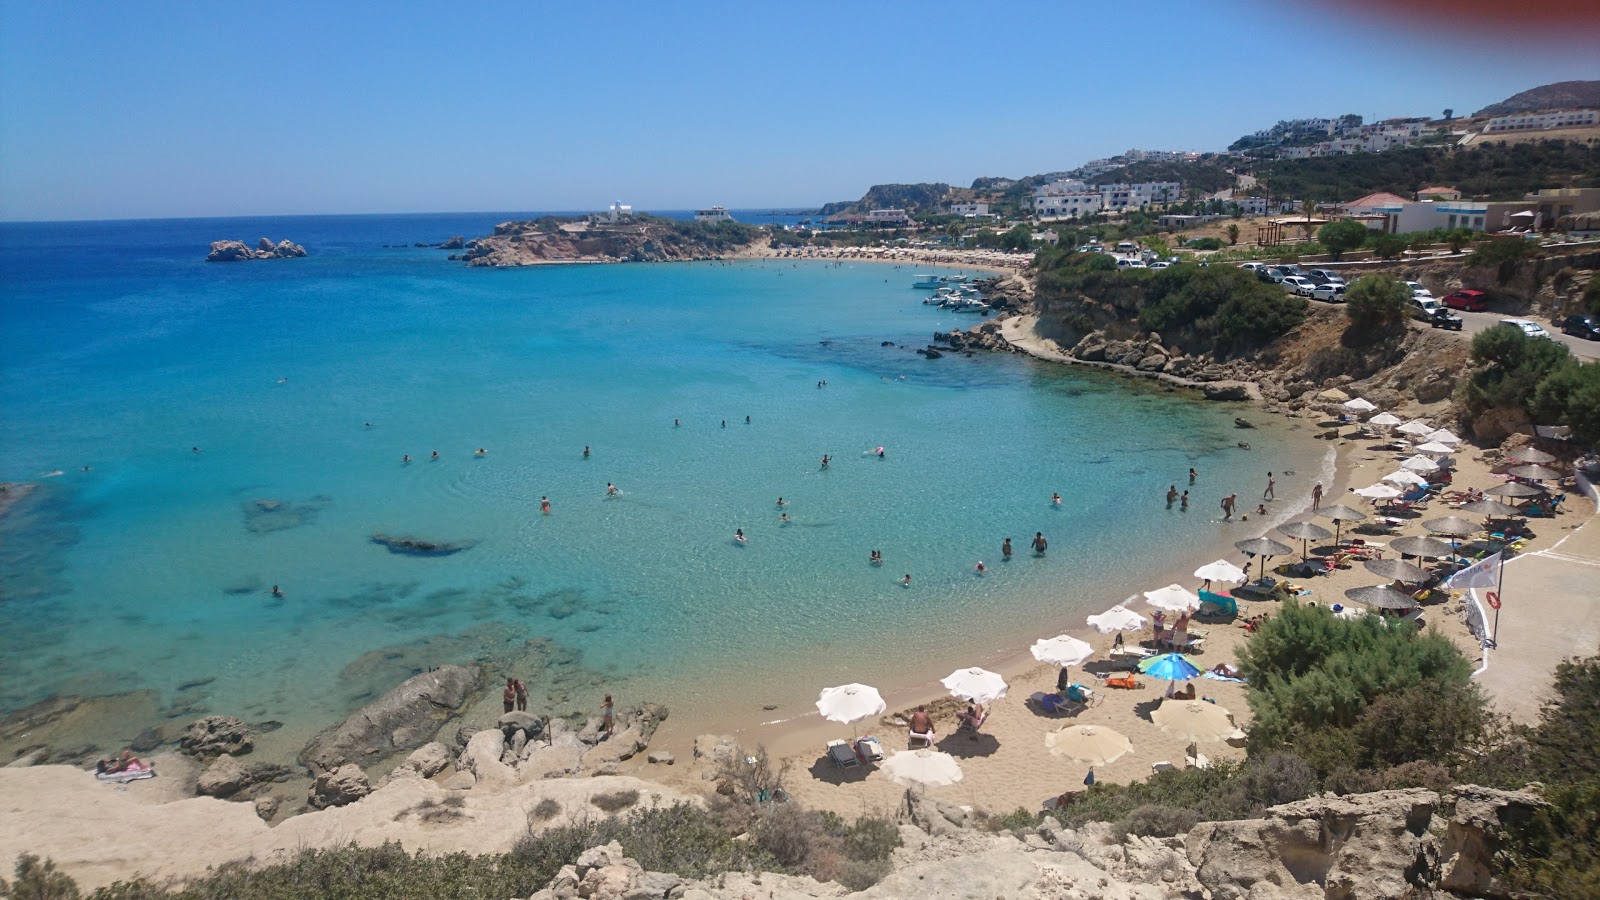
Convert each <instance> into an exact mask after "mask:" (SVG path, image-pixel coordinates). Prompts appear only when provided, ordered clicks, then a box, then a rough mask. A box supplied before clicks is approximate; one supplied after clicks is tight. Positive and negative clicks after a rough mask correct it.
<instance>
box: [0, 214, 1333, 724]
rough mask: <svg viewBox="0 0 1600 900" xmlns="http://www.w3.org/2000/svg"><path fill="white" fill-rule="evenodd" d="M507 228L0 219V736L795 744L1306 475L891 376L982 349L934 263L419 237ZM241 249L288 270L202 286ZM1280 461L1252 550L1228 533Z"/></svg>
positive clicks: (1083, 604) (1041, 626) (1029, 381)
mask: <svg viewBox="0 0 1600 900" xmlns="http://www.w3.org/2000/svg"><path fill="white" fill-rule="evenodd" d="M752 212H753V213H754V215H752ZM522 215H531V214H522ZM677 215H684V214H682V213H679V214H677ZM516 216H517V214H513V213H472V214H456V213H452V214H428V215H423V214H418V215H374V216H319V217H285V218H253V219H252V218H241V219H192V220H149V221H112V222H71V223H11V224H4V225H0V287H3V292H0V298H3V299H0V480H4V481H7V482H12V483H31V484H33V485H36V486H37V488H36V490H35V491H34V492H33V493H32V494H31V495H29V496H28V497H27V498H26V499H24V500H23V501H22V502H20V503H17V504H16V505H15V506H14V507H13V508H12V509H11V511H10V513H9V514H7V515H5V516H4V518H3V519H0V715H4V714H5V713H9V712H14V711H16V710H18V709H21V708H23V707H26V706H28V705H30V704H34V703H38V702H40V701H43V700H47V699H49V698H52V697H57V696H62V695H71V696H78V697H97V696H126V695H130V694H137V695H138V696H139V697H141V698H142V699H141V701H140V702H139V703H137V704H123V706H124V707H125V708H137V709H140V710H159V712H160V715H161V716H162V717H163V718H165V719H167V720H171V721H177V722H182V721H186V720H187V719H188V718H192V717H194V716H195V715H198V714H201V713H213V712H214V713H225V714H231V715H238V716H241V717H243V718H246V719H247V720H248V721H253V722H254V721H269V722H272V723H273V724H274V726H281V727H282V729H283V733H284V735H286V737H285V738H284V740H283V745H284V747H286V748H287V747H291V746H293V745H295V743H296V742H297V741H300V740H302V739H303V738H304V736H305V735H307V734H309V733H311V732H313V731H315V730H317V729H319V728H323V727H326V726H328V725H330V724H333V723H335V722H337V721H338V720H339V719H341V718H342V717H344V716H346V715H348V714H349V713H350V712H351V711H353V710H354V709H356V708H358V707H359V705H360V704H361V703H363V702H365V701H367V700H370V699H371V698H372V697H373V696H375V695H376V694H378V693H381V692H382V691H383V690H387V689H388V688H389V687H392V686H393V685H394V684H395V683H398V681H400V680H402V679H403V678H405V677H408V676H409V675H410V674H413V673H415V672H417V671H422V670H424V669H426V668H428V667H430V666H434V665H440V664H444V663H451V662H470V661H478V662H481V663H482V664H484V665H486V666H488V667H489V669H490V671H491V674H492V675H493V676H494V677H502V676H505V675H518V676H522V677H525V678H527V679H529V680H530V681H531V682H532V683H533V686H534V687H535V688H536V691H535V693H536V696H537V697H538V698H539V699H538V702H539V703H542V704H544V705H545V706H546V707H547V709H548V711H551V712H554V713H557V714H570V713H574V712H581V711H582V710H585V709H590V710H592V709H594V708H596V707H597V706H598V703H599V699H600V695H601V694H602V693H604V692H615V693H617V694H619V695H620V696H619V703H625V702H626V701H627V700H629V699H639V698H649V699H653V700H658V701H661V702H666V703H669V704H674V705H676V706H677V707H678V708H680V709H681V708H692V709H696V710H699V711H700V712H701V713H702V714H711V713H715V714H716V715H719V716H723V717H731V718H740V717H743V718H748V719H750V720H751V721H757V720H761V719H762V718H763V717H767V718H773V717H783V716H798V715H800V714H802V713H803V712H804V711H805V710H806V709H807V708H808V705H809V703H810V701H811V700H814V699H815V695H816V692H817V691H818V690H819V689H821V688H822V687H826V686H828V685H832V684H839V683H843V682H849V681H860V682H866V683H871V684H877V685H883V686H893V685H900V686H905V685H906V682H907V681H908V680H914V679H919V678H923V677H926V674H927V673H929V672H935V671H938V670H940V669H943V670H945V671H948V670H950V669H954V668H956V667H959V666H964V665H973V664H982V663H984V662H987V661H993V660H995V659H998V658H1000V657H1002V656H1004V655H1005V654H1007V653H1015V652H1018V651H1019V650H1020V649H1022V648H1025V647H1026V646H1027V644H1028V643H1029V642H1031V641H1032V640H1033V639H1034V638H1037V637H1043V636H1049V635H1054V634H1057V633H1060V632H1062V631H1066V630H1071V629H1076V628H1081V627H1082V626H1083V619H1084V617H1085V616H1086V615H1088V614H1090V613H1094V612H1097V611H1100V610H1103V609H1105V608H1107V607H1110V606H1111V605H1113V604H1115V603H1118V602H1121V601H1123V600H1124V599H1125V598H1127V597H1129V596H1130V595H1131V594H1133V593H1134V592H1135V591H1138V590H1145V589H1151V588H1154V587H1158V586H1160V585H1163V584H1166V583H1168V582H1170V581H1172V580H1174V573H1175V572H1176V573H1178V574H1182V573H1184V572H1185V571H1187V570H1188V569H1192V568H1193V567H1194V566H1195V565H1197V564H1199V563H1202V562H1206V561H1208V560H1209V559H1211V558H1215V556H1216V555H1217V554H1218V552H1219V551H1218V549H1217V548H1219V547H1221V548H1227V547H1228V546H1229V545H1230V544H1231V542H1232V541H1235V540H1242V539H1244V538H1248V537H1254V536H1256V535H1258V534H1260V533H1262V532H1263V531H1264V530H1265V529H1266V528H1267V527H1268V525H1270V524H1271V522H1273V521H1283V520H1284V519H1286V518H1287V517H1288V516H1289V515H1290V514H1291V512H1292V511H1293V510H1295V509H1296V508H1298V507H1299V506H1303V505H1304V503H1305V501H1306V499H1307V496H1308V494H1309V491H1310V488H1311V486H1312V484H1313V483H1314V482H1315V481H1317V480H1323V481H1327V476H1328V474H1329V471H1330V469H1329V467H1330V465H1331V457H1330V455H1329V454H1328V453H1327V451H1326V449H1325V447H1324V446H1323V445H1321V444H1320V443H1319V442H1316V441H1314V440H1312V435H1311V434H1310V432H1309V431H1308V430H1303V429H1302V430H1296V429H1295V427H1294V426H1292V425H1288V424H1280V423H1274V422H1268V421H1265V417H1262V416H1257V417H1256V418H1258V419H1259V420H1260V421H1258V425H1259V427H1257V428H1255V429H1252V430H1249V431H1242V430H1240V429H1238V428H1236V427H1235V425H1234V418H1235V417H1236V416H1238V415H1240V414H1241V409H1240V408H1239V407H1237V406H1234V405H1231V404H1217V403H1206V402H1203V401H1199V400H1197V399H1196V398H1195V397H1194V396H1193V395H1192V394H1189V393H1185V392H1179V391H1172V390H1170V389H1166V388H1164V387H1163V386H1160V385H1156V384H1153V383H1148V382H1144V381H1135V380H1129V379H1126V378H1123V377H1121V376H1117V375H1112V374H1107V373H1103V372H1100V371H1098V370H1092V369H1087V368H1079V367H1063V366H1059V365H1055V364H1050V363H1044V362H1040V361H1036V360H1033V359H1030V358H1027V357H1024V356H1020V355H1008V354H978V355H972V356H966V355H960V354H950V353H947V354H946V355H945V356H944V358H942V359H936V360H930V359H927V358H925V357H923V356H920V355H918V354H916V353H915V352H913V351H914V349H915V348H919V347H924V346H926V345H927V344H928V343H929V342H930V340H931V339H932V336H933V334H934V332H935V331H942V330H948V329H950V328H951V327H957V326H961V327H967V326H972V325H974V324H975V323H976V321H977V320H975V319H974V318H973V317H972V316H958V315H955V314H952V313H949V312H946V311H943V310H939V309H937V308H935V307H930V306H927V305H924V304H923V302H922V301H923V300H924V299H925V298H926V297H927V293H926V292H924V291H919V290H914V289H913V288H912V286H911V285H912V281H913V280H914V278H915V276H916V275H918V274H920V273H923V272H926V271H931V270H930V269H928V268H926V267H914V266H910V265H889V264H883V263H866V262H862V263H843V264H836V263H832V262H794V261H788V260H766V261H742V262H728V263H723V262H715V263H708V262H699V263H663V264H620V265H570V266H563V265H557V266H540V267H532V268H524V269H509V270H505V269H475V268H467V267H466V266H465V265H463V264H462V263H460V262H453V261H450V260H448V259H447V258H446V257H447V255H448V253H447V251H443V250H438V249H433V248H431V247H417V246H413V245H414V244H416V243H418V242H423V243H436V242H440V241H443V240H445V239H446V238H448V237H450V236H452V235H465V236H467V237H469V238H470V237H472V236H476V235H482V234H487V233H489V231H490V230H491V229H492V228H493V226H494V225H495V224H496V223H497V222H500V221H504V220H506V219H510V218H514V217H516ZM803 216H804V213H803V212H797V211H790V212H786V213H785V212H775V211H736V212H735V217H736V218H742V219H745V220H747V221H748V220H752V219H754V220H755V221H762V220H763V219H764V220H766V221H777V222H780V223H791V222H794V221H798V220H799V219H800V218H801V217H803ZM262 236H266V237H270V238H271V239H273V240H274V241H276V240H280V239H284V238H287V239H290V240H293V241H294V242H296V243H300V244H303V245H304V246H305V247H306V248H307V250H308V251H309V256H307V257H306V258H303V259H289V260H270V261H252V262H239V263H227V264H221V263H207V262H205V261H204V259H205V255H206V252H207V248H208V245H209V243H210V242H211V241H213V240H218V239H224V238H227V239H240V240H244V241H246V242H248V243H252V244H253V243H254V242H255V240H256V239H257V238H260V237H262ZM945 271H947V272H955V271H957V270H954V269H951V270H945ZM1252 415H1253V414H1252ZM1242 442H1243V443H1245V444H1248V448H1246V447H1244V446H1241V443H1242ZM880 448H881V453H880V452H879V450H880ZM435 453H437V458H435V457H434V455H433V454H435ZM824 455H827V456H829V457H831V461H830V463H829V464H828V465H827V466H826V467H824V466H823V465H822V464H821V460H822V458H823V456H824ZM408 456H409V461H406V460H405V458H406V457H408ZM1191 468H1193V469H1195V470H1196V471H1197V473H1198V477H1197V479H1196V481H1195V482H1194V484H1193V485H1191V484H1190V483H1189V480H1188V477H1187V472H1188V470H1189V469H1191ZM1269 470H1270V471H1273V472H1275V473H1276V477H1277V494H1278V496H1277V499H1276V500H1275V501H1274V502H1273V503H1272V504H1270V508H1271V513H1270V515H1269V517H1268V518H1267V519H1265V520H1263V519H1262V518H1261V517H1255V518H1254V519H1253V520H1251V521H1248V522H1239V521H1235V522H1233V523H1224V522H1221V521H1219V520H1218V518H1219V514H1220V510H1219V507H1218V504H1219V500H1220V498H1221V497H1222V496H1224V495H1226V494H1228V493H1234V492H1237V493H1238V494H1239V495H1240V497H1241V498H1242V501H1244V502H1241V508H1242V509H1244V510H1250V509H1253V508H1254V506H1255V499H1254V498H1256V497H1258V496H1260V494H1261V491H1262V489H1263V487H1264V486H1265V483H1266V480H1267V473H1268V471H1269ZM608 485H613V486H615V488H616V489H617V492H616V493H615V494H611V493H609V492H608ZM1169 485H1175V486H1177V488H1178V489H1179V490H1185V489H1187V490H1189V491H1190V496H1191V500H1192V502H1191V506H1190V509H1189V510H1188V511H1187V512H1181V511H1179V510H1178V509H1177V508H1176V507H1173V508H1169V507H1168V506H1167V505H1166V502H1165V493H1166V491H1167V489H1168V486H1169ZM1056 493H1059V494H1060V497H1061V501H1060V502H1059V503H1055V502H1053V501H1052V494H1056ZM780 498H782V502H783V505H781V506H780V505H779V499H780ZM545 500H548V503H549V510H548V512H543V511H541V503H542V502H543V501H545ZM784 515H786V516H787V519H788V520H787V521H783V519H782V517H783V516H784ZM736 529H737V530H741V531H742V533H743V535H744V536H745V540H744V541H739V540H736V539H735V531H736ZM1036 534H1039V535H1042V536H1044V537H1045V538H1046V540H1047V541H1048V550H1047V551H1046V552H1045V553H1044V554H1042V555H1040V554H1035V553H1033V552H1032V551H1031V550H1030V544H1031V542H1032V540H1033V538H1034V536H1035V535H1036ZM374 537H381V538H397V539H398V538H404V539H413V540H419V541H426V542H429V543H432V544H435V545H439V546H440V547H441V548H442V549H448V550H453V551H454V552H450V553H443V554H431V555H419V554H414V553H407V552H395V550H394V549H391V547H390V546H388V545H385V544H383V543H380V542H377V541H375V540H374ZM1008 537H1009V538H1010V539H1011V541H1012V544H1013V546H1014V548H1015V553H1014V556H1013V557H1012V558H1011V559H1010V560H1009V561H1007V560H1003V559H1002V556H1001V542H1002V540H1004V539H1006V538H1008ZM873 550H877V551H880V552H881V554H882V559H883V562H882V564H881V565H872V564H869V554H870V553H871V551H873ZM1231 558H1234V559H1239V556H1238V554H1232V557H1231ZM980 561H982V562H983V563H984V564H985V571H983V572H981V573H980V572H979V571H977V564H978V563H979V562H980ZM906 576H910V583H909V585H908V584H906V583H905V578H906ZM1190 586H1191V587H1192V586H1193V585H1192V584H1191V585H1190ZM274 587H276V588H277V589H278V591H280V592H281V596H276V595H275V594H274V593H273V589H274ZM767 707H775V708H777V709H779V710H780V712H778V713H773V712H771V711H768V710H767ZM141 715H151V714H150V713H141ZM137 719H138V717H137V716H135V717H133V720H130V721H128V722H126V723H122V724H119V726H118V727H119V728H121V729H123V730H124V731H128V732H130V733H131V732H132V731H136V730H137V728H138V727H139V726H140V725H141V722H139V721H137ZM158 721H159V720H158ZM119 733H120V732H119Z"/></svg>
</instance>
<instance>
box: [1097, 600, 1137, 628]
mask: <svg viewBox="0 0 1600 900" xmlns="http://www.w3.org/2000/svg"><path fill="white" fill-rule="evenodd" d="M1089 624H1090V625H1091V626H1093V628H1094V630H1095V631H1098V632H1100V633H1101V634H1110V633H1111V632H1113V631H1138V630H1139V629H1141V628H1143V627H1144V626H1145V618H1144V616H1141V615H1139V614H1138V613H1136V612H1134V611H1133V610H1131V609H1129V608H1127V607H1126V606H1123V605H1122V604H1120V603H1119V604H1117V605H1116V606H1113V607H1111V608H1110V609H1108V610H1106V611H1105V612H1103V613H1100V614H1099V615H1097V616H1090V617H1089Z"/></svg>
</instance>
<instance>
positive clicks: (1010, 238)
mask: <svg viewBox="0 0 1600 900" xmlns="http://www.w3.org/2000/svg"><path fill="white" fill-rule="evenodd" d="M998 244H999V245H1000V248H1001V249H1002V250H1031V249H1033V229H1032V228H1029V227H1028V226H1026V225H1016V226H1013V227H1012V228H1011V230H1009V231H1007V232H1006V233H1005V234H1002V235H1000V237H999V239H998Z"/></svg>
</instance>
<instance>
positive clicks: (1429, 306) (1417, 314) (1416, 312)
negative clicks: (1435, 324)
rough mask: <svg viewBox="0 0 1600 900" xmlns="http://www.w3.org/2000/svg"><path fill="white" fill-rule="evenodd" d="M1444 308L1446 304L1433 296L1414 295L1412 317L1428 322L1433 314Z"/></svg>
mask: <svg viewBox="0 0 1600 900" xmlns="http://www.w3.org/2000/svg"><path fill="white" fill-rule="evenodd" d="M1441 309H1444V304H1443V303H1440V302H1439V301H1438V300H1436V299H1434V298H1433V297H1412V298H1411V317H1412V318H1414V319H1421V320H1422V321H1424V322H1426V321H1428V319H1429V318H1430V317H1432V316H1433V314H1434V313H1435V312H1437V311H1439V310H1441Z"/></svg>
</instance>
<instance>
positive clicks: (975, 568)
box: [972, 559, 989, 575]
mask: <svg viewBox="0 0 1600 900" xmlns="http://www.w3.org/2000/svg"><path fill="white" fill-rule="evenodd" d="M972 570H973V571H974V572H977V573H978V574H979V575H982V574H983V573H985V572H987V571H989V567H988V566H985V565H984V564H983V560H981V559H980V560H978V564H977V565H976V566H973V567H972Z"/></svg>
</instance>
